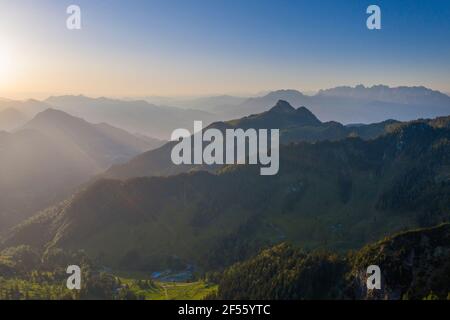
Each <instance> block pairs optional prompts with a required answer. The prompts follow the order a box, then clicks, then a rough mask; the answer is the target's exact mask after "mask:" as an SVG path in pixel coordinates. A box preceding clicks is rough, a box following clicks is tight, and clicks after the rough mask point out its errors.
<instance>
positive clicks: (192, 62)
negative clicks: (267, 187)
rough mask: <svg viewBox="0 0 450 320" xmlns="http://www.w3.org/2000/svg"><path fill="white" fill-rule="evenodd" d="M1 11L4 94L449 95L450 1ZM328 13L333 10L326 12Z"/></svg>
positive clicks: (61, 5)
mask: <svg viewBox="0 0 450 320" xmlns="http://www.w3.org/2000/svg"><path fill="white" fill-rule="evenodd" d="M71 4H73V3H72V1H65V0H64V1H58V2H55V1H49V0H43V1H40V5H39V6H36V5H35V3H34V2H33V1H30V0H19V1H14V2H5V1H3V2H1V3H0V30H1V31H0V39H1V42H0V96H1V97H6V98H12V99H26V98H39V99H42V98H45V97H46V96H50V95H64V94H70V95H78V94H80V93H82V94H84V95H87V96H111V97H143V96H163V97H170V96H212V95H217V94H232V95H241V96H242V95H245V96H246V95H249V94H251V93H253V95H254V94H255V93H258V92H263V91H272V90H276V89H277V88H300V89H299V90H300V91H302V92H305V91H306V92H312V91H317V90H319V89H322V88H331V87H334V86H337V85H352V86H354V85H356V84H358V83H364V84H365V85H366V86H372V85H376V84H379V83H382V84H386V85H389V86H421V85H423V86H426V87H428V88H432V89H434V90H439V91H442V92H446V93H448V92H450V60H449V59H448V57H449V56H450V44H449V43H448V41H442V39H449V38H450V21H449V19H448V17H449V16H450V3H448V2H443V1H438V0H435V1H427V2H421V1H414V2H411V1H408V2H403V1H395V2H392V1H382V0H381V1H377V4H378V5H379V6H380V7H381V10H382V29H381V30H376V31H371V30H368V29H367V28H366V25H365V21H366V18H367V14H366V8H367V6H368V5H369V4H371V3H370V2H369V1H352V2H350V1H346V2H336V1H322V2H320V3H315V2H313V3H311V2H309V1H296V2H286V3H283V4H279V3H276V2H274V1H269V0H265V1H246V2H245V3H242V2H239V5H237V3H236V2H235V1H214V2H211V1H197V2H194V3H187V2H184V1H175V3H173V2H172V3H170V4H168V3H166V2H165V1H151V2H147V1H146V2H135V3H127V4H126V5H125V4H124V3H123V2H121V1H108V2H104V1H99V2H92V1H86V0H79V1H76V4H77V5H79V6H80V7H81V18H82V20H81V21H82V29H81V30H72V31H70V30H68V29H67V28H66V26H65V23H66V19H67V17H68V15H67V14H66V8H67V7H68V6H69V5H71ZM324 8H326V10H324Z"/></svg>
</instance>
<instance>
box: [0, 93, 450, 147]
mask: <svg viewBox="0 0 450 320" xmlns="http://www.w3.org/2000/svg"><path fill="white" fill-rule="evenodd" d="M142 99H146V100H148V101H149V102H147V101H145V100H132V99H123V100H119V99H109V98H89V97H86V96H82V95H80V96H55V97H50V98H48V99H46V100H45V101H37V100H26V101H11V100H0V111H1V110H2V109H6V108H14V109H16V110H17V111H20V112H21V113H23V114H24V115H26V116H27V117H32V116H34V115H36V113H38V112H41V111H44V110H46V109H48V108H55V109H58V110H61V111H65V112H67V113H69V114H72V115H74V116H77V117H81V118H84V119H86V120H87V121H90V122H94V123H97V122H106V123H109V124H111V125H113V126H116V127H119V128H122V129H125V130H127V131H129V132H132V133H140V134H144V135H147V136H152V137H156V138H159V139H163V140H168V139H169V137H170V134H171V133H172V131H173V130H174V129H177V128H189V127H190V126H191V125H192V123H193V121H194V120H201V121H203V122H204V123H205V125H208V124H211V123H212V122H215V121H219V120H222V121H223V120H231V119H238V118H242V117H245V116H248V115H251V114H259V113H261V112H264V111H268V110H269V108H270V107H271V106H273V105H275V104H276V103H277V101H279V100H284V101H287V102H288V103H290V104H291V105H293V106H307V107H308V108H309V110H311V112H313V113H314V114H315V115H316V116H317V117H318V118H319V119H320V120H321V121H323V122H326V121H337V122H340V123H343V124H352V123H365V124H368V123H375V122H382V121H384V120H386V119H395V120H398V121H410V120H414V119H419V118H434V117H439V116H447V115H448V114H450V97H449V96H448V95H446V94H444V93H442V92H439V91H436V90H431V89H428V88H425V87H406V86H403V87H388V86H384V85H377V86H372V87H366V86H363V85H357V86H355V87H349V86H340V87H335V88H331V89H325V90H320V91H318V92H317V93H316V94H315V95H305V94H303V93H301V92H300V91H297V90H277V91H272V92H269V93H268V94H264V95H262V96H256V97H250V98H245V97H236V96H231V95H219V96H210V97H200V98H168V97H146V98H142ZM0 129H1V127H0Z"/></svg>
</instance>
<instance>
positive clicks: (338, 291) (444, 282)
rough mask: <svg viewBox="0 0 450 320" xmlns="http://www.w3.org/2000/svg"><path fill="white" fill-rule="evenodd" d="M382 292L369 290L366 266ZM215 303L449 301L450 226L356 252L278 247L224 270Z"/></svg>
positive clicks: (405, 235)
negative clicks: (376, 272) (374, 271)
mask: <svg viewBox="0 0 450 320" xmlns="http://www.w3.org/2000/svg"><path fill="white" fill-rule="evenodd" d="M370 265H378V266H379V267H380V269H381V275H382V282H381V283H382V288H381V290H367V286H366V280H367V277H368V275H367V273H366V271H367V267H368V266H370ZM216 277H218V278H219V280H218V282H219V290H218V293H217V295H216V296H211V297H210V298H215V299H428V298H434V299H450V224H443V225H440V226H437V227H434V228H429V229H420V230H415V231H410V232H405V233H401V234H398V235H395V236H393V237H388V238H386V239H384V240H383V241H380V242H377V243H374V244H370V245H367V246H365V247H364V248H362V249H361V250H359V251H357V252H349V253H347V254H346V255H336V254H333V253H326V252H317V251H312V252H305V251H303V250H300V249H297V248H295V247H293V246H292V245H288V244H285V243H284V244H280V245H277V246H275V247H272V248H270V249H266V250H264V251H262V252H261V253H260V254H258V255H257V256H255V257H253V258H251V259H249V260H247V261H245V262H241V263H238V264H235V265H233V266H231V267H230V268H228V269H227V270H225V271H224V272H223V274H221V275H218V276H217V275H216Z"/></svg>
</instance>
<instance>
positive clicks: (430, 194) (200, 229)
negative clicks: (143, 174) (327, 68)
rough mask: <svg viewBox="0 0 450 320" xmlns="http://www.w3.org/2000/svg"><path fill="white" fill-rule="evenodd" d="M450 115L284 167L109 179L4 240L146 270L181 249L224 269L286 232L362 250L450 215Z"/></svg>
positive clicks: (335, 146) (299, 146) (305, 242)
mask: <svg viewBox="0 0 450 320" xmlns="http://www.w3.org/2000/svg"><path fill="white" fill-rule="evenodd" d="M280 109H281V110H280ZM297 110H298V109H295V110H292V109H290V108H288V107H287V104H284V103H281V104H280V105H278V106H277V109H275V111H277V112H278V111H288V112H289V113H295V112H297ZM272 112H273V110H272ZM299 112H300V113H301V114H306V115H308V117H309V120H310V121H313V122H316V120H314V118H312V117H311V114H310V113H308V112H306V111H305V110H304V109H300V110H299ZM449 124H450V118H448V117H447V118H440V119H435V120H430V121H415V122H411V123H397V124H393V125H392V129H391V130H389V133H387V134H384V135H381V136H379V137H378V138H376V139H371V140H362V139H360V138H347V139H343V140H339V141H321V142H316V143H312V144H311V143H307V142H301V143H295V144H289V145H285V146H281V149H280V156H281V159H280V172H279V174H278V175H276V176H269V177H267V176H266V177H264V176H260V175H259V174H258V170H257V169H256V168H255V167H254V166H242V165H237V166H227V167H225V168H223V169H222V170H220V171H219V172H218V173H215V174H211V173H207V172H203V171H202V172H191V173H187V174H181V175H176V176H170V177H150V178H134V179H129V180H125V181H121V180H109V179H101V180H98V181H96V182H94V183H92V184H90V185H89V186H87V188H86V189H84V190H82V191H80V192H78V193H77V194H75V195H74V196H72V197H69V198H68V199H67V200H66V201H64V202H61V203H60V204H59V205H57V206H54V207H51V208H49V209H47V210H45V211H43V212H41V213H40V214H38V215H36V216H34V217H33V218H31V219H29V220H27V221H26V222H24V223H22V224H21V225H20V226H18V227H16V228H14V229H13V230H12V231H11V232H10V233H9V235H8V236H7V237H5V239H4V240H3V247H8V246H17V245H21V244H26V245H31V246H35V247H38V248H43V247H45V248H66V249H83V250H85V251H86V252H87V254H88V255H89V256H90V257H92V258H95V259H97V260H98V261H100V263H101V264H103V265H107V266H111V267H114V268H118V269H122V270H146V271H148V270H161V269H162V268H165V267H170V265H168V264H170V263H169V261H171V259H172V260H173V257H176V259H180V260H181V261H184V262H185V263H192V264H195V265H197V266H201V267H202V268H204V269H206V270H213V269H217V268H219V269H220V268H223V267H226V266H228V265H230V264H232V263H234V262H236V261H239V260H242V259H245V258H247V257H249V256H251V255H253V254H254V253H255V252H257V251H258V250H259V248H261V247H264V246H267V245H271V244H276V243H279V242H283V241H289V242H292V243H295V244H298V245H301V246H302V247H303V248H309V249H313V248H328V249H333V250H337V251H345V250H348V249H356V248H359V247H361V246H362V245H364V244H365V243H368V242H371V241H375V240H377V239H379V238H381V237H383V236H384V235H387V234H391V233H392V232H395V231H399V230H403V229H410V228H414V227H417V226H430V225H435V224H438V223H440V222H442V221H448V219H449V212H448V208H449V207H450V198H449V197H448V194H449V193H450V172H449V168H450V162H449V161H450V159H449V157H448V155H449V154H450V143H449V141H450V126H449Z"/></svg>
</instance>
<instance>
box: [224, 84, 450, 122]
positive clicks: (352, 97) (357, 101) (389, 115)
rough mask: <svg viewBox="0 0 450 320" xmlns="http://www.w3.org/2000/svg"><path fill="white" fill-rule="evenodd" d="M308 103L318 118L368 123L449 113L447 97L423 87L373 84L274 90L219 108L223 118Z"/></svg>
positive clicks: (449, 104) (430, 116)
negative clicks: (309, 92) (312, 91)
mask: <svg viewBox="0 0 450 320" xmlns="http://www.w3.org/2000/svg"><path fill="white" fill-rule="evenodd" d="M280 99H281V100H286V101H288V102H289V103H290V104H292V105H304V106H308V108H310V110H311V111H312V112H313V113H314V114H316V115H317V116H318V117H319V119H321V120H322V121H330V120H334V121H339V122H342V123H345V124H349V123H372V122H381V121H383V120H386V119H396V120H400V121H409V120H414V119H418V118H434V117H438V116H446V115H448V114H449V113H450V97H449V96H447V95H445V94H443V93H441V92H439V91H434V90H431V89H427V88H425V87H396V88H391V87H388V86H383V85H379V86H373V87H365V86H362V85H358V86H356V87H336V88H333V89H327V90H320V91H319V92H318V93H317V94H315V95H313V96H307V95H304V94H302V93H301V92H299V91H296V90H278V91H273V92H270V93H269V94H267V95H265V96H262V97H256V98H249V99H247V100H246V101H244V102H243V103H240V104H237V105H230V106H229V107H228V108H223V115H224V116H226V117H240V116H243V115H246V114H251V113H260V112H262V111H265V109H262V108H261V107H262V106H270V105H273V104H275V103H276V101H278V100H280Z"/></svg>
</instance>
